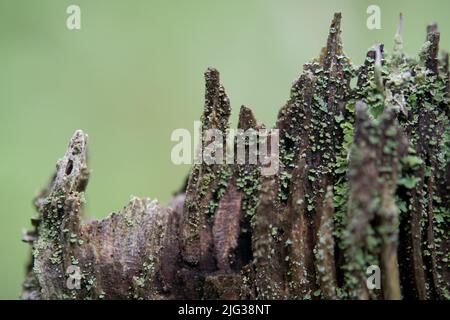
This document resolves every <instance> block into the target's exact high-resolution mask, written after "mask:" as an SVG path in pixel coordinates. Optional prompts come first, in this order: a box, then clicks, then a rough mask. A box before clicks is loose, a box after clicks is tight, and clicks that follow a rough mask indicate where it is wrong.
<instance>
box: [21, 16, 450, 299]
mask: <svg viewBox="0 0 450 320" xmlns="http://www.w3.org/2000/svg"><path fill="white" fill-rule="evenodd" d="M340 24H341V15H340V14H336V15H335V16H334V19H333V21H332V23H331V27H330V34H329V36H328V41H327V44H326V46H325V48H324V49H323V50H322V53H321V55H320V57H319V58H318V59H316V60H313V61H312V62H311V63H308V64H306V65H305V67H304V72H303V74H302V75H300V76H299V78H298V79H297V80H296V81H295V82H294V84H293V86H292V89H291V97H290V99H289V100H288V102H287V103H286V104H285V105H284V106H283V107H282V108H281V110H280V112H279V115H278V120H277V122H276V126H275V127H276V128H277V129H279V130H280V131H279V132H280V159H279V165H280V170H279V172H278V173H277V174H276V175H273V176H264V175H262V174H261V165H256V164H213V165H208V164H206V163H203V164H197V165H194V166H193V168H192V170H191V173H190V175H189V178H188V181H187V185H186V186H185V187H184V188H183V189H182V190H181V191H180V192H179V193H178V194H177V195H176V196H175V197H174V198H173V199H172V201H171V202H170V204H169V205H168V206H163V205H161V204H159V203H158V202H157V201H155V200H151V199H148V198H132V199H131V200H130V202H129V203H128V204H127V205H126V206H125V207H124V208H123V209H122V210H121V211H120V212H118V213H112V214H111V215H110V216H108V217H107V218H105V219H103V220H100V221H84V220H83V219H82V212H83V203H84V202H83V201H84V200H83V199H84V192H85V189H86V186H87V182H88V179H89V169H88V167H87V156H86V150H87V135H86V134H84V133H83V132H82V131H77V132H76V133H75V134H74V136H73V137H72V139H71V140H70V143H69V146H68V148H67V151H66V154H65V155H64V157H63V158H62V159H61V160H60V161H59V162H58V164H57V170H56V174H55V176H54V178H53V179H52V180H51V182H50V183H49V185H48V186H47V187H45V188H44V189H43V190H42V191H41V192H40V194H39V195H38V196H37V197H36V199H35V206H36V210H37V216H36V217H35V218H33V220H32V222H33V226H34V230H32V231H30V232H28V233H26V234H25V235H24V241H26V242H29V243H30V244H31V245H32V248H33V253H32V258H31V262H30V265H29V268H28V273H27V277H26V280H25V282H24V285H23V293H22V298H23V299H66V298H67V299H186V298H191V299H401V298H413V299H449V298H450V293H449V290H450V287H449V286H450V270H449V261H450V260H449V259H450V256H449V244H450V239H449V232H448V230H449V223H450V219H449V211H450V192H449V191H450V190H449V189H450V164H449V159H450V158H449V153H450V128H449V123H448V119H449V118H448V117H449V100H448V94H449V70H448V55H445V56H444V58H443V59H439V58H438V51H439V50H438V49H439V48H438V44H439V33H438V31H437V26H436V25H431V26H429V27H428V29H427V37H426V43H425V45H424V47H423V49H422V51H421V52H420V55H419V58H418V59H413V58H409V57H407V56H406V55H405V54H404V53H403V51H402V39H401V32H402V22H400V26H399V31H398V33H397V35H396V37H395V46H394V52H393V53H392V55H387V54H386V53H385V52H384V50H383V46H382V45H376V46H375V47H374V48H373V49H370V50H369V52H368V53H367V57H366V60H365V62H364V64H363V66H361V67H360V68H358V69H356V68H354V67H353V66H352V64H351V62H350V59H349V58H348V57H347V56H346V55H345V54H344V52H343V49H342V43H341V38H340V33H341V28H340ZM355 77H356V78H357V82H356V87H354V88H353V87H352V85H351V80H352V79H354V78H355ZM205 80H206V94H205V108H204V112H203V115H202V128H203V129H211V128H215V129H219V130H222V131H225V130H226V129H227V128H228V125H229V124H228V122H229V116H230V113H231V107H230V101H229V99H228V97H227V95H226V93H225V89H224V88H223V86H222V85H221V83H220V78H219V72H218V71H217V70H215V69H208V70H207V71H206V73H205ZM238 127H239V128H240V129H244V130H247V129H251V128H252V129H260V128H264V125H262V124H259V123H257V121H256V119H255V117H254V115H253V113H252V111H251V109H250V108H248V107H244V106H243V107H242V108H241V110H240V115H239V124H238ZM209 142H210V141H208V138H206V139H203V140H202V145H203V146H207V145H208V143H209ZM71 266H77V267H78V268H79V271H80V275H79V276H80V277H79V280H80V284H81V285H80V288H71V287H70V286H68V285H67V281H68V280H70V277H71V276H72V275H71V274H69V273H68V268H69V267H71ZM369 266H378V267H379V268H380V271H381V289H370V288H369V287H368V286H367V279H368V276H369V275H368V274H367V268H368V267H369Z"/></svg>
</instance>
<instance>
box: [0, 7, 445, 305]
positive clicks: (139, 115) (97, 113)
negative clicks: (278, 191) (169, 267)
mask: <svg viewBox="0 0 450 320" xmlns="http://www.w3.org/2000/svg"><path fill="white" fill-rule="evenodd" d="M70 4H77V5H79V6H80V7H81V21H82V22H81V26H82V28H81V30H79V31H70V30H68V29H67V28H66V19H67V14H66V8H67V6H68V5H70ZM370 4H377V5H379V6H380V8H381V19H382V20H381V21H382V25H381V27H382V28H381V30H373V31H371V30H368V29H367V27H366V19H367V17H368V15H367V14H366V9H367V7H368V6H369V5H370ZM336 11H341V12H342V13H343V41H344V48H345V51H346V53H347V54H348V55H349V56H350V57H351V58H352V59H353V61H354V63H355V64H360V63H361V62H362V61H363V58H364V55H365V52H366V50H367V49H368V48H369V47H371V46H372V45H373V44H374V43H375V42H383V43H385V44H386V48H387V49H388V50H390V49H391V48H392V43H393V35H394V33H395V30H396V25H397V20H398V14H399V12H403V13H404V15H405V25H404V26H405V27H404V40H405V49H406V51H407V52H408V53H409V54H411V55H413V54H415V53H416V52H417V51H418V50H419V49H420V47H421V46H422V43H423V40H424V37H425V27H426V25H427V23H429V22H431V21H436V22H438V24H439V28H440V30H441V32H442V36H441V47H442V48H443V49H450V42H449V36H450V19H449V18H448V13H449V12H450V1H448V0H420V1H419V0H414V1H411V0H397V1H394V0H385V1H376V0H372V1H365V0H340V1H336V0H329V1H324V0H314V1H301V0H271V1H269V0H245V1H242V0H227V1H219V0H190V1H179V0H178V1H175V0H155V1H150V0H133V1H125V0H95V1H92V0H70V1H67V0H40V1H33V0H29V1H25V0H1V1H0V150H1V153H0V155H1V157H0V299H15V298H17V297H18V295H19V292H20V290H21V288H20V286H21V281H22V279H23V276H24V268H25V263H26V261H27V258H28V256H29V254H30V248H29V246H28V245H26V244H24V243H22V242H21V241H20V235H21V230H22V229H23V228H28V227H29V226H30V223H29V218H30V217H31V216H32V214H33V207H32V204H31V200H32V198H33V196H34V195H35V193H36V192H37V190H38V189H39V188H40V187H41V186H43V185H44V184H45V183H47V180H48V179H49V177H50V175H51V174H52V173H53V171H54V168H55V163H56V160H57V159H58V158H59V157H61V156H62V155H63V154H64V151H65V148H66V145H67V142H68V139H69V138H70V136H71V135H72V133H73V132H74V131H75V130H76V129H83V130H85V131H86V132H87V133H88V134H89V137H90V141H89V143H90V168H91V169H92V176H91V181H90V184H89V186H88V190H87V215H88V216H90V217H96V218H101V217H104V216H106V215H107V214H108V213H110V212H112V211H116V210H119V209H120V208H121V207H122V206H123V205H125V204H126V202H127V201H128V199H129V197H130V195H137V196H150V197H152V198H157V199H159V200H160V201H161V202H163V203H165V202H167V201H168V200H169V199H170V196H171V195H172V193H173V192H174V191H175V190H177V189H178V188H179V187H180V185H181V184H182V182H183V180H184V178H185V176H186V174H187V172H188V170H189V166H185V165H184V166H176V165H174V164H172V162H171V160H170V151H171V148H172V147H173V146H174V144H175V143H174V142H171V141H170V134H171V132H172V131H173V130H174V129H176V128H187V129H189V130H191V131H192V130H193V121H194V120H197V119H199V117H200V114H201V112H202V107H203V94H204V92H203V72H204V70H205V69H206V68H207V67H208V66H214V67H216V68H218V69H219V70H220V72H221V79H222V82H223V84H224V86H225V88H226V90H227V93H228V95H229V97H230V100H231V103H232V106H233V108H234V109H233V116H232V119H233V124H236V118H237V112H238V110H239V107H240V105H242V104H246V105H249V106H251V107H252V108H253V109H254V111H255V113H256V115H257V118H258V120H259V121H261V122H264V123H266V124H267V125H272V124H273V123H274V121H275V117H276V114H277V112H278V109H279V108H280V107H281V106H282V105H283V103H284V102H285V101H286V100H287V99H288V95H289V89H290V85H291V82H292V80H293V79H294V78H296V77H297V75H299V74H300V73H301V71H302V65H303V64H304V63H305V62H306V61H308V60H309V59H311V58H313V57H316V56H317V55H318V54H319V52H320V49H321V47H322V46H323V45H324V44H325V42H326V37H327V29H328V26H329V23H330V20H331V18H332V15H333V13H334V12H336Z"/></svg>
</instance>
